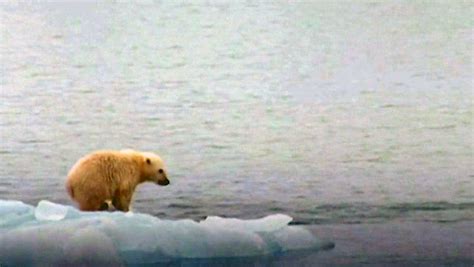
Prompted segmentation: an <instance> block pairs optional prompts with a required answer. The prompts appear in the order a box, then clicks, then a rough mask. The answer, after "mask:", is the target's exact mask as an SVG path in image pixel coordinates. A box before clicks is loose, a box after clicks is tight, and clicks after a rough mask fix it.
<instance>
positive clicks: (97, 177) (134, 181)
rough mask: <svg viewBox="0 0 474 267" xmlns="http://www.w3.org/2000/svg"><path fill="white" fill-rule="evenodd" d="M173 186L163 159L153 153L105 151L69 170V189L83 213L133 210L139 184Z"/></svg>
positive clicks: (85, 158)
mask: <svg viewBox="0 0 474 267" xmlns="http://www.w3.org/2000/svg"><path fill="white" fill-rule="evenodd" d="M143 182H153V183H157V184H159V185H162V186H165V185H168V184H169V183H170V181H169V180H168V176H167V171H166V169H165V166H164V163H163V161H162V159H161V158H160V157H159V156H158V155H156V154H154V153H151V152H141V151H135V150H131V149H127V150H120V151H116V150H101V151H96V152H93V153H91V154H88V155H86V156H84V157H82V158H81V159H79V160H78V161H77V162H76V164H75V165H74V166H73V167H72V168H71V170H70V171H69V174H68V177H67V181H66V189H67V192H68V194H69V196H70V197H71V198H72V199H73V200H74V201H75V202H77V203H78V204H79V209H80V210H83V211H97V210H106V209H108V206H109V204H108V203H112V204H113V206H114V207H115V208H116V209H118V210H121V211H129V210H130V202H131V200H132V196H133V193H134V192H135V188H136V187H137V185H138V184H141V183H143Z"/></svg>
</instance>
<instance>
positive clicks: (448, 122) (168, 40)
mask: <svg viewBox="0 0 474 267" xmlns="http://www.w3.org/2000/svg"><path fill="white" fill-rule="evenodd" d="M472 10H473V7H472V3H470V2H469V1H465V2H463V1H453V2H450V1H437V2H432V3H428V2H423V1H397V2H395V1H384V2H378V1H357V2H345V1H333V2H326V1H324V2H318V1H315V2H308V3H301V2H296V3H285V2H280V1H270V2H269V3H258V4H257V3H252V2H234V1H210V2H196V3H183V2H178V3H174V2H160V3H148V2H145V3H140V4H120V3H112V2H104V3H100V4H92V3H82V4H73V3H68V4H60V3H54V4H52V3H41V4H16V3H14V2H11V3H2V4H1V5H0V27H1V28H0V199H15V200H21V201H24V202H26V203H29V204H35V205H36V203H37V202H38V201H39V200H41V199H48V200H50V201H54V202H58V203H64V204H72V202H71V200H70V199H69V197H68V196H67V194H66V191H65V189H64V182H65V179H66V175H67V172H68V170H69V168H70V167H71V166H72V165H73V164H74V163H75V161H76V160H77V159H79V158H80V157H81V156H83V155H85V154H87V153H89V152H91V151H93V150H97V149H122V148H135V149H139V150H148V151H154V152H157V153H159V154H160V155H161V156H162V157H163V159H164V160H165V162H166V163H167V166H168V172H169V176H170V180H171V185H170V186H167V187H157V186H156V185H153V184H143V185H141V186H140V187H139V188H138V190H137V192H136V194H135V197H134V203H133V209H134V210H137V211H139V212H143V213H150V214H153V215H156V216H159V217H160V218H169V219H179V218H191V219H196V220H199V219H202V218H205V217H206V216H207V215H218V216H224V217H238V218H259V217H263V216H265V215H269V214H274V213H285V214H288V215H290V216H292V217H293V218H294V223H297V224H298V223H299V224H333V223H371V222H387V221H432V222H454V221H472V220H474V200H473V199H474V167H473V143H474V133H473V111H474V108H473V84H472V74H473V68H472V67H473V65H472V58H473V52H472V36H473V35H472V34H473V32H472V29H473V24H474V23H473V19H472V16H471V15H472Z"/></svg>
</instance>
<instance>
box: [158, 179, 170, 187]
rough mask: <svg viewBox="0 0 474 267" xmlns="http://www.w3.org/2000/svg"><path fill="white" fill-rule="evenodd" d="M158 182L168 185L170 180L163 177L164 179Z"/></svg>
mask: <svg viewBox="0 0 474 267" xmlns="http://www.w3.org/2000/svg"><path fill="white" fill-rule="evenodd" d="M158 184H159V185H163V186H164V185H169V184H170V180H168V179H165V180H158Z"/></svg>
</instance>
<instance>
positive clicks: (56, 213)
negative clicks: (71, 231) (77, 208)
mask: <svg viewBox="0 0 474 267" xmlns="http://www.w3.org/2000/svg"><path fill="white" fill-rule="evenodd" d="M67 210H68V208H67V207H66V206H63V205H59V204H55V203H53V202H49V201H47V200H41V201H40V202H39V203H38V207H36V209H35V218H36V220H38V221H60V220H62V219H64V218H65V217H66V214H67Z"/></svg>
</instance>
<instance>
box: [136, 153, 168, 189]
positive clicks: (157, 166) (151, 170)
mask: <svg viewBox="0 0 474 267" xmlns="http://www.w3.org/2000/svg"><path fill="white" fill-rule="evenodd" d="M143 158H144V162H143V166H144V167H143V173H142V175H143V178H144V179H145V180H146V181H150V182H154V183H157V184H159V185H163V186H164V185H168V184H169V183H170V181H169V180H168V176H167V172H166V169H165V165H164V163H163V160H161V158H160V156H158V155H156V154H155V153H151V152H143Z"/></svg>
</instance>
